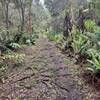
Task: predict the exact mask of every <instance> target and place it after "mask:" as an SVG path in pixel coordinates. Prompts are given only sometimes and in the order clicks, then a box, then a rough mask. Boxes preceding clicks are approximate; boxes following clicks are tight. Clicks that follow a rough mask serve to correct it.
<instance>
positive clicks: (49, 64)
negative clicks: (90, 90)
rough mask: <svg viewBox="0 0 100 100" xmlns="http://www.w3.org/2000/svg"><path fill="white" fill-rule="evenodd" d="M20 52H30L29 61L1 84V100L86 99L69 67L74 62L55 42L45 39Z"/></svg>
mask: <svg viewBox="0 0 100 100" xmlns="http://www.w3.org/2000/svg"><path fill="white" fill-rule="evenodd" d="M20 53H25V54H26V58H25V63H24V65H23V66H22V67H19V68H17V69H15V70H12V72H11V73H9V75H8V79H7V80H5V82H4V84H1V85H0V100H86V99H85V98H83V97H85V95H84V94H83V93H82V91H81V90H80V88H79V87H78V86H77V82H75V79H74V77H73V75H72V72H71V70H69V67H70V66H73V61H70V60H66V57H65V56H64V55H63V54H61V53H60V51H59V50H58V49H57V48H56V47H55V45H54V43H52V42H50V41H49V40H48V39H46V38H41V39H39V40H38V42H37V43H36V46H32V47H28V48H27V47H26V48H24V50H21V51H20Z"/></svg>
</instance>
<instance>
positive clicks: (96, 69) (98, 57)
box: [88, 49, 100, 73]
mask: <svg viewBox="0 0 100 100" xmlns="http://www.w3.org/2000/svg"><path fill="white" fill-rule="evenodd" d="M88 54H89V56H90V57H91V60H90V59H89V60H88V62H89V63H90V64H91V66H90V67H89V68H88V70H90V71H92V72H93V73H100V53H99V52H98V51H97V50H94V49H90V50H88Z"/></svg>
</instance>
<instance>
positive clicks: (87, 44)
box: [47, 20, 100, 78]
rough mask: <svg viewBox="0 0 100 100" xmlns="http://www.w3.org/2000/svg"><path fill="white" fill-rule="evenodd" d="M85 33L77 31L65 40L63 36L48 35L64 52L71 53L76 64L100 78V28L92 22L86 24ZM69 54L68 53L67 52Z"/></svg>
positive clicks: (88, 21)
mask: <svg viewBox="0 0 100 100" xmlns="http://www.w3.org/2000/svg"><path fill="white" fill-rule="evenodd" d="M85 26H86V29H87V30H86V31H85V32H84V33H82V32H79V31H77V29H76V30H75V32H74V33H72V36H71V37H67V39H65V40H64V39H63V37H62V35H61V34H54V33H52V34H48V35H47V37H48V38H49V39H50V40H52V41H55V42H56V43H57V47H59V48H60V49H61V50H63V51H64V52H65V51H66V50H67V51H70V52H71V54H72V55H74V57H75V59H76V63H78V64H81V65H82V66H84V64H86V65H87V66H86V67H85V69H86V70H85V71H87V72H89V73H91V74H92V75H93V76H95V77H98V75H99V77H98V78H100V27H98V26H97V25H96V23H95V22H94V21H92V20H87V21H86V22H85ZM67 53H68V52H67Z"/></svg>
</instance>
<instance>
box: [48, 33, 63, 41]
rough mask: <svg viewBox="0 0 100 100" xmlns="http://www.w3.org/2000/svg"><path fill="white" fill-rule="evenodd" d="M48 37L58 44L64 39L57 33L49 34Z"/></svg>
mask: <svg viewBox="0 0 100 100" xmlns="http://www.w3.org/2000/svg"><path fill="white" fill-rule="evenodd" d="M47 37H48V38H49V39H50V40H51V41H55V42H56V43H58V42H59V41H60V40H61V39H62V35H61V34H57V33H48V34H47Z"/></svg>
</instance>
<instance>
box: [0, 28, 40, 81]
mask: <svg viewBox="0 0 100 100" xmlns="http://www.w3.org/2000/svg"><path fill="white" fill-rule="evenodd" d="M12 34H14V35H12ZM37 38H38V35H36V34H34V33H33V34H31V35H30V34H28V33H22V32H19V33H11V32H10V31H6V30H0V42H1V44H0V50H1V52H0V79H2V77H3V76H4V74H5V73H6V70H7V69H9V68H10V67H11V66H13V67H19V66H22V64H23V63H24V59H25V54H22V53H18V52H17V51H19V50H20V49H21V48H23V47H24V46H25V45H27V46H32V45H35V42H36V40H37Z"/></svg>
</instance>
